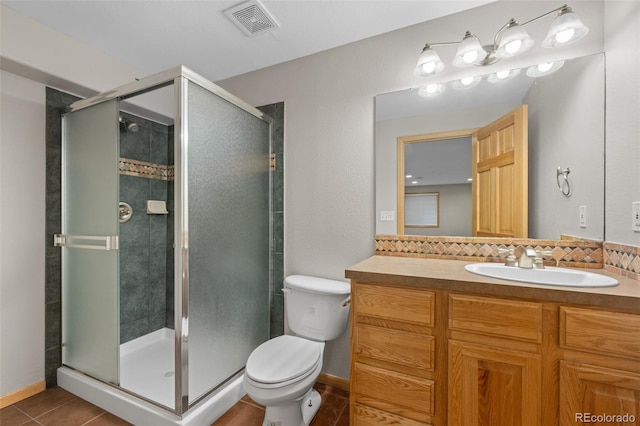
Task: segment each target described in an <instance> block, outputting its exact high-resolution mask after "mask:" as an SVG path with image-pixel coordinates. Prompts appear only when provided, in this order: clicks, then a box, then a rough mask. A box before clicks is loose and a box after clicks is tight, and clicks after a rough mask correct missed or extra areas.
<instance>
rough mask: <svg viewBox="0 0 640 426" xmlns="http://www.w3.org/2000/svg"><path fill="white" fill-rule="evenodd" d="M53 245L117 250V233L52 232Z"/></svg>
mask: <svg viewBox="0 0 640 426" xmlns="http://www.w3.org/2000/svg"><path fill="white" fill-rule="evenodd" d="M53 245H54V247H66V248H83V249H94V250H118V248H119V247H118V236H117V235H106V236H100V235H70V234H54V235H53Z"/></svg>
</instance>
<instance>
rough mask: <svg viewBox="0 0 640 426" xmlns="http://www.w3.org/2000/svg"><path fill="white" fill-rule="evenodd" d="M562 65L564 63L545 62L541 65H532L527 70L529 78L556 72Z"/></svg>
mask: <svg viewBox="0 0 640 426" xmlns="http://www.w3.org/2000/svg"><path fill="white" fill-rule="evenodd" d="M563 65H564V61H555V62H545V63H543V64H538V65H532V66H530V67H529V68H527V75H528V76H529V77H542V76H545V75H549V74H551V73H554V72H556V71H558V70H559V69H560V68H562V66H563Z"/></svg>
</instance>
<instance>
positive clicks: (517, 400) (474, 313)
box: [350, 280, 640, 426]
mask: <svg viewBox="0 0 640 426" xmlns="http://www.w3.org/2000/svg"><path fill="white" fill-rule="evenodd" d="M352 309H353V310H352V317H351V361H352V362H351V401H350V404H351V405H350V416H351V418H350V421H351V423H350V424H351V425H354V426H358V425H360V426H362V425H367V426H369V425H371V426H373V425H381V424H383V425H384V424H399V425H409V426H416V425H434V426H450V425H451V426H453V425H464V426H477V425H490V426H501V425H505V426H518V425H520V426H539V425H561V426H569V425H579V424H586V423H589V422H587V421H579V418H578V417H577V416H579V415H582V416H583V417H582V418H583V419H586V417H585V416H590V415H599V414H605V415H625V414H627V418H626V419H627V421H626V422H615V421H612V422H608V423H606V424H617V425H625V426H628V425H636V426H640V314H637V313H623V312H615V311H614V310H613V309H610V310H605V309H602V308H599V307H593V306H582V305H580V306H570V305H568V304H562V303H556V302H549V301H537V300H523V299H516V298H507V297H493V296H484V295H483V296H479V295H473V294H467V293H463V292H454V291H446V290H441V289H436V290H434V289H430V288H427V287H415V286H407V285H400V284H399V285H397V286H396V285H389V284H378V283H369V282H359V281H357V280H353V281H352ZM629 418H632V419H633V420H631V421H629ZM591 419H592V420H593V418H591ZM609 420H612V419H609ZM613 420H615V419H613ZM591 423H594V421H591ZM596 424H597V423H596ZM600 424H605V423H600Z"/></svg>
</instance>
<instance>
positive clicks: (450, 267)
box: [345, 256, 640, 313]
mask: <svg viewBox="0 0 640 426" xmlns="http://www.w3.org/2000/svg"><path fill="white" fill-rule="evenodd" d="M468 263H470V262H468V261H462V260H445V259H425V258H414V257H396V256H372V257H370V258H368V259H365V260H364V261H362V262H360V263H358V264H356V265H353V266H351V267H350V268H348V269H347V270H346V272H345V277H347V278H350V279H352V280H357V281H367V282H374V283H380V284H387V285H405V286H414V287H423V288H425V289H433V290H448V291H460V292H465V293H474V294H478V295H488V296H502V297H515V298H524V299H536V300H540V301H546V302H559V303H572V304H584V305H594V306H602V307H606V308H614V309H621V310H625V311H630V312H635V313H640V281H636V280H633V279H631V278H626V277H623V276H621V275H617V274H613V273H611V272H608V271H606V270H604V269H589V272H595V273H598V274H602V275H607V276H610V277H613V278H615V279H617V280H618V282H619V283H620V284H619V285H617V286H615V287H598V288H593V287H590V288H589V287H560V286H550V285H538V284H529V283H521V282H516V281H506V280H501V279H496V278H489V277H484V276H481V275H476V274H473V273H471V272H468V271H467V270H465V269H464V265H466V264H468Z"/></svg>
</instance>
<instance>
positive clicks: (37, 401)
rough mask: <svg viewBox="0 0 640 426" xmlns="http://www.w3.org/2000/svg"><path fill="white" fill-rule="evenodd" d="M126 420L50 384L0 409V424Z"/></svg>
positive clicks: (107, 425)
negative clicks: (51, 386)
mask: <svg viewBox="0 0 640 426" xmlns="http://www.w3.org/2000/svg"><path fill="white" fill-rule="evenodd" d="M128 424H129V423H127V422H125V421H124V420H121V419H119V418H118V417H116V416H114V415H113V414H110V413H107V412H106V411H104V410H103V409H102V408H99V407H96V406H95V405H93V404H90V403H88V402H87V401H84V400H82V399H80V398H78V397H77V396H75V395H73V394H72V393H69V392H67V391H66V390H64V389H62V388H58V387H56V388H52V389H49V390H47V391H46V392H42V393H39V394H37V395H34V396H32V397H31V398H27V399H25V400H22V401H20V402H17V403H15V404H14V405H10V406H8V407H5V408H3V409H2V410H0V425H2V426H14V425H16V426H17V425H29V426H35V425H45V426H49V425H51V426H53V425H56V426H57V425H60V426H81V425H89V426H121V425H128Z"/></svg>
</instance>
